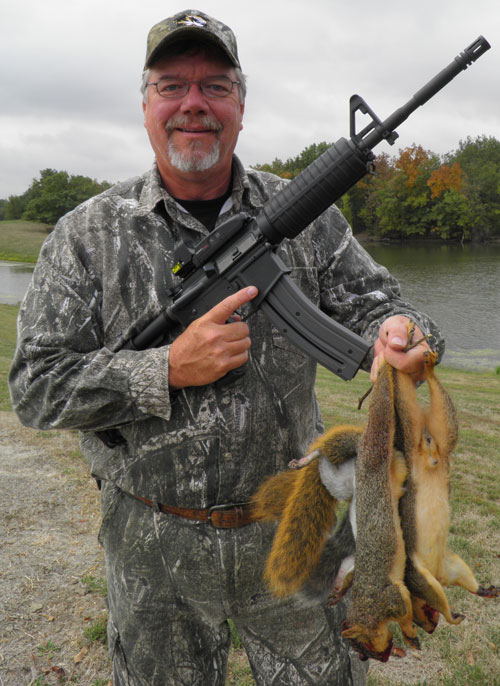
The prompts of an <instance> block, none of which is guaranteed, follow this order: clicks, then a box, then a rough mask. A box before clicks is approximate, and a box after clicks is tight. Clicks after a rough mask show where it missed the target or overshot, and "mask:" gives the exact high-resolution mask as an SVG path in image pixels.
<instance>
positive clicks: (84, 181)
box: [0, 169, 111, 225]
mask: <svg viewBox="0 0 500 686" xmlns="http://www.w3.org/2000/svg"><path fill="white" fill-rule="evenodd" d="M110 186H111V184H110V183H108V182H107V181H96V180H95V179H91V178H90V177H88V176H81V175H70V174H68V172H66V171H56V170H55V169H42V171H41V172H40V178H37V179H33V181H32V183H31V185H30V187H29V188H28V189H27V190H26V191H25V192H24V193H23V194H22V195H11V196H10V197H9V198H7V199H6V200H0V219H10V220H12V219H25V220H26V221H35V222H41V223H42V224H51V225H53V224H55V223H56V222H57V220H58V219H59V217H62V216H63V214H66V212H69V211H70V210H73V209H74V208H75V207H76V206H77V205H79V204H80V203H82V202H84V200H88V199H89V198H91V197H92V196H94V195H97V194H98V193H102V191H104V190H106V189H107V188H109V187H110Z"/></svg>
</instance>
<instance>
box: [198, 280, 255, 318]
mask: <svg viewBox="0 0 500 686" xmlns="http://www.w3.org/2000/svg"><path fill="white" fill-rule="evenodd" d="M257 293H258V290H257V289H256V288H255V286H248V287H247V288H242V289H241V290H240V291H238V292H237V293H233V294H232V295H229V296H228V297H227V298H224V300H222V301H221V302H220V303H218V304H217V305H215V307H212V309H211V310H209V311H208V312H207V313H206V314H205V315H204V318H205V319H206V320H208V321H211V322H214V323H215V324H225V323H226V322H227V320H228V319H229V317H231V315H232V314H233V313H234V312H235V311H236V310H237V309H238V307H241V306H242V305H244V304H245V303H247V302H250V300H253V299H254V298H255V296H256V295H257Z"/></svg>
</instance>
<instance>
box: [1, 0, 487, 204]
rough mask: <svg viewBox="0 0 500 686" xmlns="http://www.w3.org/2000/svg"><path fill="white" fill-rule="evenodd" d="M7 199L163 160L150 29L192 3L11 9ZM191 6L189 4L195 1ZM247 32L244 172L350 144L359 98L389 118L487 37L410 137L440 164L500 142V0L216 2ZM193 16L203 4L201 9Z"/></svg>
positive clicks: (51, 4) (116, 176) (406, 138)
mask: <svg viewBox="0 0 500 686" xmlns="http://www.w3.org/2000/svg"><path fill="white" fill-rule="evenodd" d="M2 4H3V7H2V9H1V11H0V59H1V65H2V68H1V70H0V103H1V108H0V122H1V124H0V126H1V129H0V131H1V135H0V198H6V197H8V196H9V195H11V194H14V195H18V194H20V193H22V192H24V191H25V190H26V188H27V187H28V186H29V184H30V183H31V180H32V179H33V178H34V177H37V176H38V174H39V171H40V170H41V169H45V168H47V167H50V168H53V169H57V170H66V171H68V172H69V173H71V174H84V175H86V176H90V177H92V178H96V179H98V180H100V181H102V180H108V181H110V182H115V181H119V180H123V179H126V178H128V177H130V176H134V175H137V174H140V173H142V172H143V171H145V170H146V169H147V168H148V167H149V166H150V164H151V162H152V152H151V150H150V147H149V142H148V139H147V136H146V133H145V130H144V128H143V124H142V110H141V97H140V94H139V90H138V88H139V82H140V75H141V72H142V65H143V61H144V54H145V44H146V35H147V32H148V31H149V29H150V27H151V26H152V25H153V24H155V23H156V22H158V21H160V20H161V19H163V18H165V17H166V16H168V15H170V14H174V13H175V12H177V11H180V10H183V9H186V5H184V4H179V3H177V4H172V3H165V2H159V0H83V1H82V0H78V1H75V0H43V1H41V0H22V1H21V2H8V0H3V3H2ZM187 7H189V5H187ZM195 7H196V8H197V9H199V10H202V11H205V12H207V13H208V14H211V15H213V16H215V17H217V18H219V19H221V20H223V21H224V22H225V23H227V24H229V25H230V26H231V28H232V29H233V30H234V32H235V34H236V36H237V39H238V45H239V53H240V61H241V64H242V67H243V71H244V72H245V74H246V75H247V77H248V87H249V91H248V95H247V104H246V112H245V119H244V129H243V131H242V133H241V135H240V140H239V143H238V147H237V152H238V154H239V155H240V157H241V158H242V160H243V162H244V164H246V165H252V164H257V163H263V162H271V161H272V160H273V159H274V158H275V157H279V158H281V159H283V160H285V159H287V158H288V157H293V156H295V155H297V154H298V153H299V152H300V151H301V150H303V149H304V148H305V147H307V146H308V145H310V144H311V143H319V142H321V141H329V142H334V141H335V140H337V139H338V138H340V137H342V136H345V137H347V136H348V135H349V105H348V103H349V98H350V96H351V95H352V94H353V93H359V94H360V95H361V96H362V97H363V98H364V99H365V100H366V101H367V102H368V104H369V105H370V107H371V108H372V109H373V110H374V111H375V112H376V113H377V114H378V115H379V117H380V118H381V119H386V118H387V117H388V116H389V115H390V114H391V113H392V112H393V110H395V109H397V108H398V107H400V106H401V105H403V104H404V103H405V102H406V101H407V100H409V99H410V97H411V96H412V95H413V93H415V92H416V91H417V90H418V89H419V88H420V87H421V86H423V85H424V83H426V82H427V81H428V80H429V79H430V78H431V77H433V76H434V75H435V74H436V73H437V72H438V71H440V70H441V69H442V68H443V67H445V66H447V65H448V64H449V63H450V62H451V61H452V59H453V58H454V57H455V56H456V55H457V54H458V53H460V52H461V51H462V50H463V49H464V48H465V47H466V46H468V45H469V44H470V43H471V42H472V41H473V40H475V39H476V38H477V37H478V36H479V35H480V34H482V35H484V36H485V37H486V38H487V39H488V40H489V42H490V43H491V45H492V49H491V50H490V51H488V52H487V53H486V54H485V55H483V56H482V57H481V58H480V59H479V60H478V61H477V62H476V63H475V64H473V65H472V66H471V67H469V68H468V69H467V70H466V71H465V72H463V73H461V74H459V75H458V76H457V77H456V78H455V79H454V81H453V82H452V83H451V84H450V85H448V86H447V87H446V88H445V89H444V90H443V91H441V92H440V93H438V94H437V95H436V96H435V97H434V98H433V99H432V100H431V101H430V102H429V103H428V104H427V105H425V106H424V107H423V108H419V109H418V110H417V111H416V112H415V113H414V114H413V115H412V116H411V118H410V119H409V120H407V121H406V122H405V123H404V124H402V125H401V126H400V127H399V129H398V131H399V134H400V138H399V139H398V140H397V141H396V143H395V145H394V146H393V148H390V147H389V146H388V145H387V144H386V143H385V142H384V143H381V144H380V145H379V146H378V147H377V148H376V151H377V152H382V151H383V150H385V151H387V152H392V153H395V154H396V153H397V152H398V149H399V148H404V147H406V146H409V145H412V144H413V143H417V144H420V145H422V146H423V147H424V148H426V149H428V150H432V151H433V152H436V153H438V154H443V153H446V152H450V151H452V150H454V149H456V148H457V147H458V144H459V141H460V140H461V139H462V140H463V139H465V138H466V137H467V136H472V137H476V136H479V135H482V134H484V135H487V136H494V137H495V138H497V139H499V140H500V2H499V0H418V2H408V1H405V0H378V1H375V0H371V1H370V2H369V1H368V0H248V1H247V2H243V1H241V0H240V1H237V0H205V1H204V2H200V3H198V5H195ZM192 8H193V7H192V6H191V9H192Z"/></svg>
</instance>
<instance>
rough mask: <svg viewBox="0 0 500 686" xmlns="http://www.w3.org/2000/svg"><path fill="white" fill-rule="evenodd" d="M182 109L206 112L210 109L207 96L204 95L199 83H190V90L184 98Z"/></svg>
mask: <svg viewBox="0 0 500 686" xmlns="http://www.w3.org/2000/svg"><path fill="white" fill-rule="evenodd" d="M180 109H181V111H182V112H206V111H207V110H208V109H209V106H208V103H207V98H206V96H205V95H203V92H202V90H201V88H200V84H199V83H192V82H191V83H190V84H189V90H188V92H187V93H186V95H185V96H184V97H183V98H182V101H181V104H180Z"/></svg>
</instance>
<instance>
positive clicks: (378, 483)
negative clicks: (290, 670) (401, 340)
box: [342, 363, 419, 662]
mask: <svg viewBox="0 0 500 686" xmlns="http://www.w3.org/2000/svg"><path fill="white" fill-rule="evenodd" d="M395 431H396V417H395V407H394V383H393V376H392V367H390V366H389V365H388V364H387V363H384V364H383V365H382V366H381V367H380V369H379V372H378V376H377V380H376V382H375V384H374V386H373V390H372V394H371V399H370V408H369V412H368V422H367V425H366V429H365V431H364V433H363V438H362V441H361V442H360V445H359V451H358V457H357V460H356V471H355V482H356V506H355V507H356V528H357V535H356V554H355V569H354V575H353V583H352V596H351V602H350V603H349V605H348V609H347V617H346V620H345V622H344V624H343V627H342V628H343V631H342V636H344V638H348V639H349V640H350V641H351V644H352V645H353V647H354V648H356V649H357V650H358V652H359V654H360V657H361V658H362V659H367V658H369V657H371V658H375V659H378V660H381V661H384V662H385V661H386V660H388V659H389V656H390V654H391V651H392V632H391V630H390V628H389V623H390V622H392V621H396V622H398V623H399V624H400V627H401V630H402V632H403V636H404V638H405V640H406V641H407V642H408V643H409V644H410V645H412V646H414V647H419V643H418V638H417V627H416V626H415V624H414V623H413V609H412V603H411V596H410V592H409V590H408V588H407V587H406V584H405V581H404V575H405V569H406V549H405V542H404V539H403V530H402V526H401V521H400V517H399V509H398V508H399V501H400V498H401V497H402V496H403V493H404V487H403V485H404V483H405V482H406V478H407V464H406V460H405V458H404V455H402V454H401V453H400V452H399V451H397V450H395V449H394V441H395Z"/></svg>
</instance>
